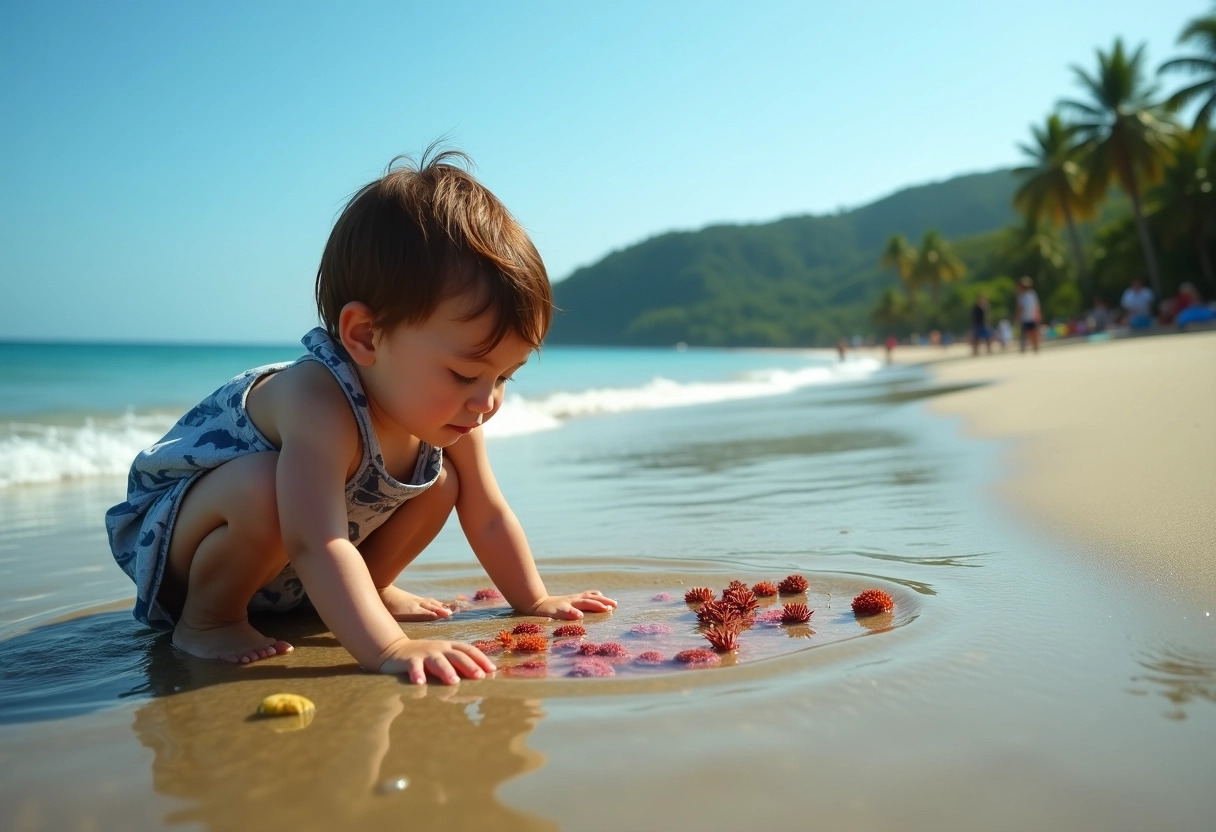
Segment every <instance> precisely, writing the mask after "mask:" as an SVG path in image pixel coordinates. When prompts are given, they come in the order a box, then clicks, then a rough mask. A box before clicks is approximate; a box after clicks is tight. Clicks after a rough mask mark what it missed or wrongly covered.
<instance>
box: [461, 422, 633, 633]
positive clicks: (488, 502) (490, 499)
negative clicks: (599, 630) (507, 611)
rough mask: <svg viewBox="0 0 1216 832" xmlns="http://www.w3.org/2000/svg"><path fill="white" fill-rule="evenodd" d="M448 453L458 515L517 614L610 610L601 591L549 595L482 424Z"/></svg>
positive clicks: (569, 616) (560, 615) (558, 615)
mask: <svg viewBox="0 0 1216 832" xmlns="http://www.w3.org/2000/svg"><path fill="white" fill-rule="evenodd" d="M444 453H445V454H446V455H447V456H448V459H450V460H451V462H452V464H453V466H455V469H456V476H457V477H458V478H459V481H460V495H459V496H458V497H457V498H456V514H457V516H458V517H459V518H460V527H461V528H462V529H463V530H464V534H465V537H467V538H468V540H469V545H470V546H471V547H472V548H473V553H474V554H475V555H476V556H477V559H478V560H479V561H481V565H482V566H483V567H485V570H486V574H488V575H489V576H490V580H491V581H493V582H494V585H495V586H496V587H498V589H499V590H501V591H502V594H503V596H504V597H505V598H506V599H507V602H508V603H509V604H510V605H511V606H512V607H514V608H515V610H516V612H521V613H525V614H527V615H544V616H548V617H549V618H567V619H574V618H582V617H583V613H584V612H609V611H611V610H612V609H614V608H615V607H616V601H613V600H612V599H611V598H605V597H604V595H603V594H602V593H600V592H599V591H597V590H588V591H586V592H579V593H575V594H573V595H550V594H549V593H548V592H547V591H546V590H545V584H544V582H543V581H542V580H541V578H540V574H539V573H538V572H537V571H536V563H535V562H534V561H533V560H532V552H531V550H530V549H529V548H528V540H527V538H526V537H525V536H524V530H523V528H522V527H521V526H520V524H519V520H517V519H516V517H515V514H514V512H512V511H511V507H510V506H508V505H507V501H506V498H504V497H503V495H502V492H501V491H500V490H499V488H498V483H497V482H496V481H495V479H494V472H493V471H491V470H490V460H489V457H488V456H487V455H486V448H485V437H483V436H482V433H481V428H477V429H475V430H473V431H472V432H470V433H469V434H467V435H466V436H464V437H462V438H461V439H460V440H459V441H457V442H456V443H454V444H453V445H450V446H449V447H447V448H446V449H445V450H444Z"/></svg>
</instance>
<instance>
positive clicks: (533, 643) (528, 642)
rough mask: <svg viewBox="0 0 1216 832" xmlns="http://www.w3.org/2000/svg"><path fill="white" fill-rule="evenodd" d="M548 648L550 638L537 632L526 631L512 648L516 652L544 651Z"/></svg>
mask: <svg viewBox="0 0 1216 832" xmlns="http://www.w3.org/2000/svg"><path fill="white" fill-rule="evenodd" d="M548 649H549V639H547V638H545V637H544V636H542V635H537V634H536V633H524V634H523V635H522V636H520V637H519V638H517V639H515V643H514V644H512V645H511V650H513V651H514V652H516V653H543V652H545V651H546V650H548Z"/></svg>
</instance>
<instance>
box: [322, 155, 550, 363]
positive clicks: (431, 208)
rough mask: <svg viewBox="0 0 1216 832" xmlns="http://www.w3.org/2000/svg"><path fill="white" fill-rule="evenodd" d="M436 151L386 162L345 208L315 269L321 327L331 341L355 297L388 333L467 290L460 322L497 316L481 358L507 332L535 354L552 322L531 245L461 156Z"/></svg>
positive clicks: (546, 292)
mask: <svg viewBox="0 0 1216 832" xmlns="http://www.w3.org/2000/svg"><path fill="white" fill-rule="evenodd" d="M434 149H435V148H434V146H432V147H430V148H428V149H427V151H426V152H425V153H424V154H423V156H422V159H421V161H420V162H419V163H418V164H417V165H415V164H414V163H413V160H412V159H410V158H409V157H402V156H399V157H397V158H396V159H393V161H392V162H390V163H389V167H388V170H387V172H386V173H385V175H384V176H383V177H381V178H380V179H377V180H375V181H374V182H369V183H368V184H367V185H364V186H363V187H362V188H360V189H359V190H358V192H356V193H355V195H354V196H353V197H351V199H350V202H348V203H347V204H346V207H345V208H344V209H343V210H342V215H341V216H340V217H338V221H337V222H336V223H335V224H334V228H333V231H331V232H330V235H329V241H328V242H327V243H326V244H325V252H324V254H322V256H321V265H320V268H318V269H317V311H318V313H319V314H320V316H321V322H322V323H323V324H324V326H325V328H326V330H328V332H329V334H330V335H331V336H333V337H335V338H336V337H337V335H338V316H339V315H340V313H341V312H342V307H343V306H345V305H346V304H347V303H350V302H351V301H360V302H362V303H365V304H367V305H368V307H369V308H370V309H371V310H372V314H373V315H374V316H375V326H376V328H377V329H379V330H380V331H386V330H389V329H391V328H393V327H394V326H397V325H398V324H403V323H406V324H418V323H422V322H423V321H425V320H426V319H427V318H429V317H430V316H431V314H432V313H434V311H435V309H436V308H437V307H438V306H439V304H440V303H441V302H443V301H444V300H446V299H448V298H450V297H453V296H455V295H458V294H463V293H466V292H467V293H469V294H470V295H471V296H473V297H475V298H476V301H475V303H474V305H473V307H472V309H471V310H470V312H469V314H468V315H467V320H472V319H474V318H476V317H478V316H480V315H481V314H483V313H485V312H491V313H492V314H493V315H494V317H495V319H496V325H495V327H494V330H493V332H492V333H491V335H490V338H489V339H488V340H487V342H486V343H484V344H481V345H480V349H482V350H483V351H484V353H489V351H490V350H492V349H494V347H495V346H496V345H497V344H498V343H499V342H500V341H501V340H502V339H503V338H504V337H506V335H508V334H509V333H513V334H515V335H517V336H518V337H520V338H521V339H523V341H524V342H525V343H527V344H529V345H531V347H532V348H533V349H537V348H539V347H540V344H541V342H542V341H543V340H544V337H545V333H546V332H548V330H549V324H550V323H551V321H552V318H553V294H552V290H551V288H550V286H549V277H548V275H547V274H546V272H545V265H544V263H543V262H542V261H541V259H540V255H539V254H538V253H537V251H536V247H535V246H533V245H532V241H531V240H529V239H528V235H527V233H526V232H525V231H524V229H523V228H522V227H521V226H520V224H519V223H518V222H516V221H515V218H514V217H512V216H511V214H510V213H509V212H508V211H507V209H506V208H504V207H503V205H502V203H501V202H499V201H498V198H497V197H495V196H494V194H492V193H490V191H489V190H488V189H487V188H486V187H485V186H484V185H482V184H481V183H480V182H478V181H477V180H476V179H474V178H473V177H472V175H470V174H469V172H468V171H467V170H465V169H464V167H463V166H461V165H468V166H471V165H472V160H470V159H469V157H468V156H467V155H466V154H465V153H462V152H460V151H457V150H447V151H443V152H440V153H437V154H435V155H434V156H432V155H431V154H432V151H434ZM398 162H402V164H400V165H399V166H397V167H394V166H395V165H397V164H398ZM453 162H456V163H460V164H459V165H458V164H452V163H453Z"/></svg>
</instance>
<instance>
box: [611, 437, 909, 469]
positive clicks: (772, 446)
mask: <svg viewBox="0 0 1216 832" xmlns="http://www.w3.org/2000/svg"><path fill="white" fill-rule="evenodd" d="M907 442H908V439H907V437H906V436H903V435H902V434H899V433H895V432H893V431H884V430H838V431H823V432H820V433H806V434H800V435H797V436H770V437H739V438H737V439H735V440H734V441H732V442H689V443H686V444H683V445H670V446H666V447H661V448H647V449H646V451H645V452H644V453H637V454H630V453H624V454H621V453H617V454H614V455H613V457H612V461H614V462H616V463H618V464H621V466H622V468H623V470H624V471H625V472H626V473H628V472H635V471H643V470H647V469H673V468H675V469H679V468H691V469H695V470H698V471H700V472H702V473H714V472H718V471H724V470H728V469H731V468H735V467H738V466H742V465H752V464H754V463H755V462H756V461H757V460H760V459H764V458H768V457H772V458H788V457H795V458H796V457H802V456H812V455H818V454H838V453H845V452H848V451H865V450H875V449H882V448H895V447H899V446H902V445H905V444H907Z"/></svg>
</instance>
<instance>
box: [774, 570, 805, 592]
mask: <svg viewBox="0 0 1216 832" xmlns="http://www.w3.org/2000/svg"><path fill="white" fill-rule="evenodd" d="M808 586H810V584H809V583H807V580H806V578H804V577H802V576H801V575H788V576H786V578H785V580H783V581H782V582H781V583H779V584H777V589H778V591H779V592H780V593H781V594H782V595H797V594H798V593H800V592H806V588H807V587H808Z"/></svg>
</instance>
